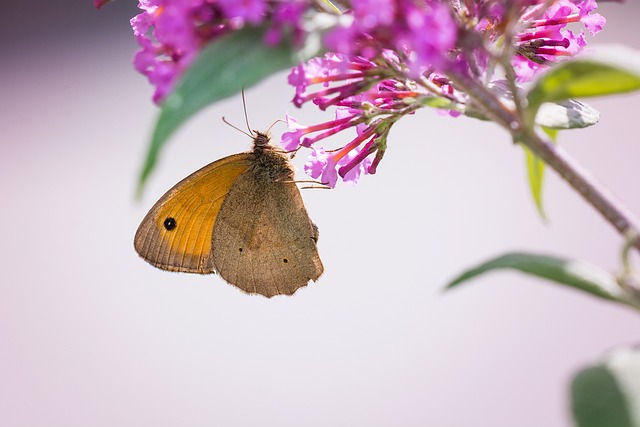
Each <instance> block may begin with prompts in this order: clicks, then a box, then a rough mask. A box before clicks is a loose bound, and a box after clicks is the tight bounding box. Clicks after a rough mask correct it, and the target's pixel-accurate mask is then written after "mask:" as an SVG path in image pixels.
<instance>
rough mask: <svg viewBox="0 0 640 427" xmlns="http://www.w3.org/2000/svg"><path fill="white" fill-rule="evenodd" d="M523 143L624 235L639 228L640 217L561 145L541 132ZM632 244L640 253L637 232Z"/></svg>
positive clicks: (522, 141) (524, 139)
mask: <svg viewBox="0 0 640 427" xmlns="http://www.w3.org/2000/svg"><path fill="white" fill-rule="evenodd" d="M520 142H521V143H522V144H523V145H526V146H527V148H529V149H530V150H531V151H533V152H534V153H535V154H536V155H537V156H538V157H540V158H541V159H542V160H544V162H545V163H546V164H547V165H549V166H550V167H551V168H552V169H554V170H555V171H556V172H557V173H558V174H559V175H560V176H561V177H562V178H564V179H565V180H566V181H567V182H568V183H569V184H570V185H571V186H572V187H573V188H574V189H576V190H577V191H578V193H580V194H581V195H582V197H584V198H585V200H586V201H587V202H589V203H590V204H591V205H592V206H593V207H594V208H596V210H597V211H598V212H600V214H601V215H602V216H603V217H604V218H605V219H606V220H607V221H608V222H609V223H610V224H611V225H613V226H614V227H615V229H616V230H618V232H619V233H620V234H621V235H622V236H627V234H628V233H632V232H636V233H637V231H638V230H640V221H638V218H636V216H635V215H634V214H633V213H632V212H631V211H629V210H628V209H627V208H626V207H625V206H624V205H623V204H622V203H621V202H620V201H619V200H618V199H617V198H616V197H615V196H614V195H613V194H612V193H611V192H610V191H609V190H608V189H607V188H606V187H605V186H604V185H602V184H601V183H600V182H599V181H598V180H597V179H596V178H595V177H594V176H593V175H591V174H590V173H589V171H588V170H586V169H585V168H584V167H583V166H582V165H580V164H579V163H578V162H577V161H576V160H575V159H573V158H572V157H571V156H570V155H569V153H567V152H566V151H565V150H564V149H562V147H559V146H558V145H555V144H552V143H551V142H549V141H548V140H546V139H545V138H543V137H541V136H540V135H538V134H532V135H530V137H528V138H522V139H521V140H520ZM633 246H634V247H635V248H636V250H638V251H639V252H640V239H638V237H637V234H636V236H635V238H634V239H633Z"/></svg>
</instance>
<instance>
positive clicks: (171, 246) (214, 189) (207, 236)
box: [134, 153, 253, 274]
mask: <svg viewBox="0 0 640 427" xmlns="http://www.w3.org/2000/svg"><path fill="white" fill-rule="evenodd" d="M252 158H253V156H252V155H251V154H250V153H242V154H236V155H233V156H229V157H225V158H222V159H220V160H217V161H215V162H213V163H211V164H209V165H207V166H205V167H203V168H202V169H200V170H198V171H196V172H194V173H193V174H191V175H189V176H188V177H186V178H185V179H183V180H182V181H180V182H179V183H178V184H176V185H175V186H174V187H173V188H171V189H170V190H169V191H167V193H165V195H164V196H162V198H160V200H158V202H157V203H156V204H155V205H154V206H153V208H151V210H150V211H149V213H148V214H147V216H146V217H145V218H144V219H143V220H142V223H141V224H140V227H138V231H137V232H136V236H135V239H134V246H135V249H136V251H137V252H138V254H139V255H140V256H141V257H142V258H144V259H145V260H147V261H148V262H149V263H151V264H153V265H154V266H156V267H159V268H162V269H165V270H171V271H183V272H188V273H200V274H207V273H212V272H213V268H212V265H211V259H210V258H211V235H212V233H213V225H214V222H215V219H216V217H217V215H218V211H219V210H220V207H221V205H222V202H223V200H224V199H225V197H226V195H227V193H228V192H229V189H230V188H231V187H232V186H233V184H234V182H235V181H236V179H237V178H238V176H240V175H241V174H242V173H243V172H245V171H246V170H247V169H248V168H249V166H250V165H251V160H252Z"/></svg>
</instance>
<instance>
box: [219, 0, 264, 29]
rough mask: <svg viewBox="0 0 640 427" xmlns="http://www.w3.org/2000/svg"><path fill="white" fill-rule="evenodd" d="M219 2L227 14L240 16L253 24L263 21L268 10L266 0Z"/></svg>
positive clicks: (224, 0) (220, 0)
mask: <svg viewBox="0 0 640 427" xmlns="http://www.w3.org/2000/svg"><path fill="white" fill-rule="evenodd" d="M218 3H219V4H220V8H221V9H222V10H223V12H224V15H225V16H227V17H229V18H232V17H233V18H236V17H240V18H242V19H243V20H245V21H247V22H250V23H252V24H259V23H261V22H262V21H263V20H264V18H265V15H266V12H267V4H266V2H265V1H264V0H218Z"/></svg>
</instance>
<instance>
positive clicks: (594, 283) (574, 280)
mask: <svg viewBox="0 0 640 427" xmlns="http://www.w3.org/2000/svg"><path fill="white" fill-rule="evenodd" d="M499 269H512V270H518V271H521V272H523V273H527V274H531V275H533V276H537V277H540V278H543V279H548V280H551V281H553V282H556V283H560V284H562V285H566V286H569V287H571V288H575V289H579V290H581V291H584V292H587V293H590V294H592V295H595V296H597V297H600V298H604V299H606V300H610V301H617V302H621V303H623V304H627V301H626V300H625V298H624V297H623V295H622V291H621V290H620V288H619V287H618V285H617V284H616V281H615V278H614V277H613V276H611V275H610V274H609V273H607V272H606V271H604V270H602V269H600V268H599V267H596V266H594V265H591V264H588V263H585V262H582V261H571V260H567V259H562V258H556V257H551V256H546V255H536V254H528V253H519V252H514V253H509V254H506V255H502V256H500V257H498V258H494V259H492V260H489V261H486V262H484V263H482V264H481V265H479V266H477V267H474V268H472V269H469V270H467V271H465V272H464V273H463V274H461V275H460V276H458V277H456V278H455V279H453V280H452V281H451V282H450V283H449V284H448V285H447V287H446V289H450V288H453V287H455V286H458V285H459V284H461V283H463V282H466V281H468V280H469V279H472V278H474V277H476V276H479V275H481V274H484V273H487V272H489V271H492V270H499Z"/></svg>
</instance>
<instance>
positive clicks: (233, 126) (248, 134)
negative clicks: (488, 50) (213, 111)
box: [222, 116, 255, 139]
mask: <svg viewBox="0 0 640 427" xmlns="http://www.w3.org/2000/svg"><path fill="white" fill-rule="evenodd" d="M222 121H223V122H225V123H226V124H228V125H229V126H231V127H232V128H234V129H235V130H237V131H238V132H242V133H244V134H245V135H247V136H248V137H249V138H252V139H253V138H254V137H255V136H254V135H252V134H250V133H247V132H245V131H243V130H242V129H240V128H239V127H238V126H236V125H233V124H231V123H229V122H228V121H227V119H226V118H225V117H224V116H222Z"/></svg>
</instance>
